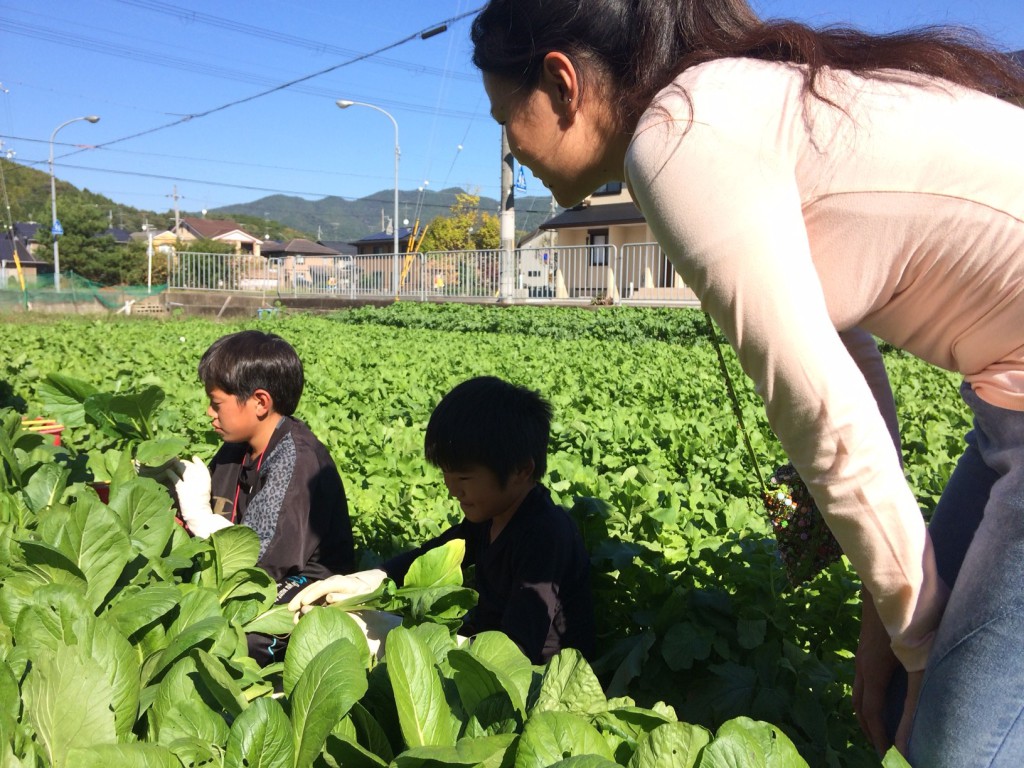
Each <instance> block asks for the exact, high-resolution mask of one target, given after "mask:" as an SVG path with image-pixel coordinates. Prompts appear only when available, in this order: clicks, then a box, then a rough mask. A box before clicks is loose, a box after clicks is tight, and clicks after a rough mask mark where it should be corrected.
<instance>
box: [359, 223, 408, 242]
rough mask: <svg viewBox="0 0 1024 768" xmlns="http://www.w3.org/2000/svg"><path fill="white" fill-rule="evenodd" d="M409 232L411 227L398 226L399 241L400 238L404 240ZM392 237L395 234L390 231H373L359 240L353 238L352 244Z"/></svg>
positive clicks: (379, 240) (385, 240) (385, 239)
mask: <svg viewBox="0 0 1024 768" xmlns="http://www.w3.org/2000/svg"><path fill="white" fill-rule="evenodd" d="M411 234H412V227H399V228H398V239H399V240H400V241H401V240H405V239H406V238H407V237H409V236H410V235H411ZM394 239H395V236H394V234H393V233H391V232H375V233H374V234H372V235H367V236H366V237H364V238H361V239H359V240H353V241H352V244H353V245H355V244H357V243H378V242H387V241H389V240H394Z"/></svg>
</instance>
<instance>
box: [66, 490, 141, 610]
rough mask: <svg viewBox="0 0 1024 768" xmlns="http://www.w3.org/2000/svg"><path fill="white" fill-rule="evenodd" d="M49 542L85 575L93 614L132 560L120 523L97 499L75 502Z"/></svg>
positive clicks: (87, 594) (129, 547) (122, 526)
mask: <svg viewBox="0 0 1024 768" xmlns="http://www.w3.org/2000/svg"><path fill="white" fill-rule="evenodd" d="M53 543H54V544H55V545H56V546H57V547H58V548H59V549H60V550H61V551H62V552H63V553H64V554H66V555H67V556H68V557H69V558H70V559H71V560H72V561H73V562H74V563H75V564H76V565H77V566H78V568H79V570H80V571H81V572H82V573H83V574H85V579H86V583H87V587H86V600H87V601H88V605H89V607H90V608H91V609H92V610H94V611H95V610H96V609H97V608H99V607H100V605H101V604H102V603H103V600H104V598H105V597H106V596H107V593H108V592H110V589H111V587H113V586H114V584H115V583H116V582H117V579H118V577H119V576H120V575H121V572H122V571H123V570H124V568H125V566H126V565H127V564H128V561H129V559H130V558H131V557H132V546H131V542H130V541H129V540H128V533H127V531H126V530H125V527H124V524H123V523H122V522H121V519H120V518H119V517H118V516H117V515H116V514H115V513H114V511H113V510H111V509H110V508H109V507H107V506H106V505H105V504H102V503H100V502H99V501H98V500H91V499H85V500H81V501H78V502H76V503H75V504H74V505H73V506H72V507H71V513H70V514H69V515H68V516H67V522H66V524H65V526H64V527H63V529H62V531H61V533H60V535H59V536H58V537H57V539H56V540H55V541H54V542H53Z"/></svg>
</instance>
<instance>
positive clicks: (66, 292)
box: [0, 272, 167, 310]
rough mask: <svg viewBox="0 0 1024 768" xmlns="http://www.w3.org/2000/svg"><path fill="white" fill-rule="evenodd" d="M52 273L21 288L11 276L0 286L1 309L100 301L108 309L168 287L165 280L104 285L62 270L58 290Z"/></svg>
mask: <svg viewBox="0 0 1024 768" xmlns="http://www.w3.org/2000/svg"><path fill="white" fill-rule="evenodd" d="M53 283H54V280H53V275H38V276H35V277H33V278H31V279H28V280H26V281H25V290H24V291H22V290H21V286H20V284H19V283H18V279H17V277H11V278H9V279H8V280H7V284H6V285H3V286H0V310H5V309H16V308H21V309H24V308H25V307H26V305H29V306H30V305H35V306H43V305H53V304H73V305H81V304H90V303H97V302H98V303H99V304H101V305H102V306H103V307H105V308H107V309H120V308H121V307H123V306H125V304H126V303H127V302H129V301H141V300H142V299H145V298H147V297H150V296H157V295H159V294H160V293H162V292H163V291H166V290H167V285H166V284H165V283H160V284H158V285H153V286H152V287H151V288H149V287H147V286H145V285H115V286H104V285H100V284H99V283H94V282H92V281H91V280H86V279H85V278H84V277H82V276H81V275H77V274H75V273H74V272H67V273H61V276H60V291H57V290H56V289H55V288H54V284H53Z"/></svg>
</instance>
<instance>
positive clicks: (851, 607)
mask: <svg viewBox="0 0 1024 768" xmlns="http://www.w3.org/2000/svg"><path fill="white" fill-rule="evenodd" d="M253 325H259V326H260V327H262V328H263V329H265V330H271V331H273V332H276V333H279V334H281V335H282V336H284V337H285V338H286V339H288V340H289V341H290V342H291V343H292V344H293V345H294V346H295V347H296V349H297V350H298V352H299V355H300V356H301V357H302V359H303V361H304V363H305V367H306V389H305V394H304V395H303V398H302V401H301V403H300V406H299V412H298V414H297V415H298V416H300V417H301V418H302V419H304V420H305V421H306V422H307V423H308V424H309V425H310V427H311V428H312V429H313V431H314V432H315V433H316V434H317V435H318V436H319V437H320V438H321V440H323V441H324V442H325V443H326V444H327V446H328V447H329V449H330V450H331V453H332V455H333V456H334V458H335V460H336V461H337V463H338V466H339V469H340V471H341V474H342V478H343V480H344V482H345V486H346V491H347V493H348V497H349V504H350V511H351V513H352V516H353V523H354V526H355V528H356V537H357V547H358V550H359V552H360V553H361V554H360V558H361V563H360V566H361V567H370V566H372V565H374V564H375V563H377V562H379V561H380V560H381V559H382V558H384V557H387V556H389V555H391V554H393V553H395V552H397V551H399V550H401V549H403V548H406V547H407V546H409V545H411V544H413V543H416V542H418V541H421V540H423V539H424V538H426V537H429V536H433V535H436V534H437V533H439V532H440V531H441V530H442V529H443V528H444V527H445V526H446V525H447V524H448V523H449V522H450V521H452V520H453V519H455V516H456V514H457V509H458V508H457V505H455V504H453V503H452V502H451V501H450V500H449V499H448V498H447V494H446V492H445V490H444V486H443V484H442V483H441V481H440V475H439V473H438V472H437V471H436V470H434V469H433V468H431V467H429V466H428V465H427V464H426V463H425V462H424V460H423V458H422V437H423V430H424V428H425V426H426V422H427V419H428V417H429V415H430V412H431V409H432V408H433V406H434V404H435V403H436V402H437V401H438V399H439V398H440V397H441V396H442V395H443V394H444V393H445V392H446V391H447V390H448V389H450V388H451V387H452V386H453V385H454V384H456V383H458V382H459V381H461V380H463V379H465V378H468V377H470V376H474V375H479V374H494V375H498V376H502V377H505V378H508V379H510V380H513V381H516V382H519V383H524V384H527V385H529V386H531V387H534V388H536V389H538V390H540V391H541V392H542V393H544V394H545V395H546V396H547V397H548V398H549V399H550V401H551V402H552V405H553V407H554V410H555V424H554V428H553V435H552V437H553V440H552V447H551V457H550V461H549V472H548V476H547V478H546V483H547V485H548V486H549V487H550V488H551V490H552V493H553V495H554V496H555V498H556V500H558V501H560V502H561V503H562V504H563V505H565V506H566V507H567V508H570V509H571V510H572V512H573V514H574V515H575V517H576V518H577V520H578V522H579V524H580V527H581V529H582V530H583V532H584V536H585V539H586V542H587V546H588V549H589V551H590V553H591V556H592V561H593V565H594V586H595V593H596V594H595V597H596V602H597V618H598V627H599V633H600V638H599V648H598V654H597V657H596V658H594V659H591V660H590V663H588V662H587V661H585V660H583V659H582V658H580V657H579V656H578V654H575V653H572V652H566V653H563V654H561V655H559V656H558V657H556V658H555V659H553V660H552V661H551V662H549V664H548V665H546V666H545V667H531V666H530V664H529V662H528V661H527V660H526V659H525V657H523V656H522V655H521V654H519V652H518V650H517V649H515V647H514V646H511V644H510V643H509V642H508V641H507V639H505V638H504V637H503V636H501V635H499V634H497V633H494V634H489V635H487V636H485V637H483V638H481V639H480V640H479V641H477V642H474V643H473V644H472V645H470V646H469V647H468V648H467V647H463V648H459V647H457V646H456V644H455V642H454V640H453V638H452V631H453V630H454V628H455V627H457V625H458V615H460V614H459V610H458V606H461V605H464V604H465V602H466V601H465V600H463V599H461V598H460V599H454V600H453V599H451V598H450V596H451V595H452V594H460V595H462V594H464V590H461V574H460V573H459V571H458V568H457V567H453V565H452V563H453V562H455V563H457V562H458V557H457V556H456V555H457V553H452V552H446V553H444V555H445V556H444V557H441V556H439V557H437V558H435V559H433V560H432V561H431V562H424V563H422V564H421V565H420V567H419V572H418V576H417V578H418V579H419V581H418V582H416V581H415V580H414V583H413V584H411V585H407V588H413V589H419V590H420V593H417V594H420V595H421V596H422V595H427V596H428V598H425V599H419V598H417V599H415V600H414V599H410V598H409V596H408V594H407V593H406V594H403V590H397V591H396V590H395V589H394V587H393V585H391V586H390V587H389V589H388V590H386V591H385V593H384V594H382V595H379V596H378V599H377V602H376V603H375V604H376V605H378V606H382V607H386V608H389V609H391V610H396V611H399V612H401V613H403V615H405V626H404V627H403V628H402V629H399V630H396V631H395V633H397V634H395V633H393V635H392V636H391V638H390V639H389V641H388V655H387V657H386V658H385V659H384V660H383V661H377V660H375V659H374V658H373V657H372V655H371V654H370V653H369V650H368V649H367V647H366V644H365V641H363V639H362V635H361V633H359V631H358V629H356V628H355V624H354V623H353V622H352V620H351V619H350V618H349V617H348V616H347V614H346V613H345V611H343V610H336V609H326V608H325V609H319V610H316V611H313V612H312V613H311V614H310V615H309V616H308V617H307V618H305V619H303V621H302V622H301V623H300V624H299V627H298V629H296V631H295V633H294V635H293V640H292V643H291V645H290V646H289V650H288V656H287V659H286V661H285V662H284V664H283V666H282V665H277V666H276V667H271V668H268V669H266V670H260V669H259V668H258V667H256V666H255V664H254V663H252V662H251V661H250V660H248V659H247V658H246V656H245V643H244V638H243V636H242V635H243V633H244V632H245V631H246V630H249V631H252V630H254V629H257V628H260V629H264V630H267V629H276V628H280V629H289V628H290V619H289V618H288V617H287V616H282V614H281V612H280V610H271V606H272V604H273V585H272V584H271V583H270V581H269V579H268V578H267V577H266V575H265V574H264V573H263V572H262V571H260V570H259V569H258V568H255V566H254V564H255V560H256V549H255V547H256V544H255V537H254V536H249V535H248V533H249V532H248V531H247V529H228V530H227V531H224V532H219V533H218V534H216V535H215V536H214V537H213V538H212V539H211V540H210V541H208V542H200V541H196V540H190V539H188V537H187V536H186V535H185V534H184V533H183V532H182V530H181V529H180V528H178V527H177V526H175V525H174V523H173V519H172V515H171V512H170V499H169V497H168V496H167V494H166V492H165V491H163V489H162V488H160V487H159V486H158V485H156V484H155V483H154V482H152V481H150V480H145V479H142V478H138V477H136V475H135V472H134V470H133V469H132V465H131V462H130V459H131V458H132V456H133V455H134V456H136V457H139V458H143V455H144V454H146V455H154V456H155V455H159V454H160V453H161V451H163V452H173V451H175V450H177V449H179V448H180V447H181V446H182V445H187V446H188V448H187V450H188V451H189V453H195V454H197V455H200V456H202V457H204V458H208V457H209V456H211V455H212V453H213V452H214V450H215V449H216V447H217V437H216V435H215V434H214V433H213V432H212V431H211V430H210V429H209V425H208V421H207V419H206V417H205V415H204V413H205V408H206V401H205V393H204V392H203V391H202V388H201V386H200V385H199V383H198V380H197V377H196V373H195V369H196V364H197V363H198V359H199V356H200V355H201V354H202V352H203V351H204V350H205V349H206V347H207V346H208V345H209V344H210V343H212V342H213V341H214V340H215V339H216V338H218V337H219V336H221V335H223V334H225V333H229V332H232V331H234V330H239V329H241V328H243V327H251V326H253ZM0 342H2V344H3V347H4V349H5V350H6V352H7V354H6V355H5V356H4V358H3V361H2V362H0V365H2V366H3V369H2V375H0V408H6V409H7V410H4V411H2V414H3V424H2V429H0V458H2V468H0V469H2V472H0V659H2V660H3V663H0V765H2V766H7V765H10V766H32V767H33V768H35V767H36V766H50V765H53V766H76V767H78V766H85V767H86V768H88V767H89V766H94V765H95V766H99V765H103V766H104V768H107V767H108V766H111V765H117V766H147V767H148V766H178V765H184V766H200V765H202V766H222V765H223V766H232V767H233V766H242V765H248V766H257V765H258V766H267V767H269V766H275V767H276V766H312V765H317V766H320V765H322V766H334V765H344V766H350V765H351V766H384V765H389V764H392V765H396V766H401V767H403V768H405V767H411V766H441V765H454V766H494V767H495V768H497V767H498V766H515V768H534V767H536V768H540V767H541V766H549V765H559V766H567V767H568V766H574V767H576V768H584V767H585V768H591V767H593V768H598V767H603V766H614V765H629V766H632V768H649V767H653V766H687V765H701V766H751V765H768V764H770V765H781V766H788V765H804V764H805V761H806V764H809V765H813V766H862V765H863V766H868V765H879V759H878V758H877V757H876V756H875V755H874V754H873V752H872V751H871V750H870V749H869V747H868V746H867V744H866V743H865V741H864V740H863V739H862V737H861V736H860V733H859V730H858V728H857V725H856V721H855V718H854V716H853V713H852V711H851V708H850V703H849V689H850V685H851V683H852V679H853V661H852V659H853V650H854V648H855V646H856V638H857V616H858V612H859V595H858V590H859V583H858V581H857V579H856V577H855V575H854V574H853V573H852V571H850V570H849V569H848V567H847V566H846V564H845V563H844V562H841V563H837V564H835V565H833V566H831V567H830V568H829V569H828V570H827V571H826V572H824V573H823V574H821V575H820V576H819V577H818V578H817V579H815V580H814V581H813V582H811V583H810V584H808V585H806V586H805V587H803V588H799V589H792V588H789V587H787V585H786V581H785V577H784V574H783V571H782V568H781V566H780V564H779V563H778V561H777V556H776V554H775V550H774V543H773V541H772V540H771V538H770V533H769V528H768V526H767V525H766V523H765V521H764V519H763V518H762V517H761V513H760V511H759V510H760V506H759V500H758V489H757V480H756V476H755V475H754V473H753V471H752V468H751V467H750V466H749V459H747V458H746V455H745V452H744V451H743V449H742V443H741V441H740V438H739V434H738V428H737V426H736V422H735V418H734V416H733V415H732V412H731V409H730V407H729V404H728V399H727V395H726V391H725V387H724V383H723V381H722V379H721V374H720V373H719V371H718V368H717V363H716V359H715V352H714V347H713V346H712V345H711V344H710V342H709V339H708V338H707V331H706V329H705V327H704V325H703V319H702V317H701V316H700V314H699V313H696V312H694V311H691V310H643V309H621V308H602V309H600V310H584V309H579V310H572V309H553V308H543V309H541V308H529V307H512V308H503V309H501V308H494V307H480V306H452V305H448V306H423V305H415V304H400V305H396V306H394V307H389V308H387V309H376V310H371V309H361V310H352V311H348V312H343V313H339V314H337V315H332V316H300V315H287V314H284V313H280V314H278V315H276V316H274V317H271V318H269V319H268V318H264V319H262V320H259V321H256V320H255V319H253V320H251V321H247V322H245V323H240V322H236V323H219V322H213V321H206V320H169V321H152V320H145V319H143V320H128V319H122V320H118V321H109V320H102V321H95V320H81V319H71V320H64V319H48V318H43V319H36V318H29V319H26V318H25V317H24V316H19V317H18V318H17V322H14V321H8V322H0ZM886 364H887V366H888V368H889V371H890V376H891V378H892V381H893V386H894V389H895V392H896V397H897V405H898V408H899V411H900V416H901V420H902V436H903V440H904V455H905V461H906V472H907V476H908V478H909V479H910V481H911V484H912V486H913V488H914V490H915V492H916V493H917V495H918V498H919V499H920V501H921V504H922V508H923V509H924V510H925V512H926V514H927V511H928V510H929V509H931V508H932V507H933V506H934V504H935V502H936V500H937V498H938V494H939V493H940V492H941V488H942V486H943V484H944V482H945V479H946V477H948V474H949V472H950V471H951V470H952V465H953V462H955V460H956V457H957V456H958V455H959V452H960V445H961V443H962V436H963V434H964V432H965V431H966V429H967V422H966V411H965V408H964V407H963V405H962V403H961V402H960V400H959V398H958V396H957V392H956V388H957V381H956V378H955V377H953V376H951V375H949V374H945V373H942V372H937V371H934V370H933V369H930V368H928V367H927V366H925V365H923V364H921V363H919V362H918V361H915V360H913V359H911V358H908V357H905V356H903V355H901V354H900V353H898V352H892V351H889V352H887V353H886ZM730 365H733V378H734V380H735V381H737V382H743V383H742V384H741V385H740V387H739V393H740V397H741V399H742V400H743V402H744V411H745V413H744V418H745V420H746V423H747V425H748V427H749V428H750V430H751V433H752V434H751V438H752V442H753V445H754V449H755V451H756V452H757V453H758V455H759V456H760V457H761V468H762V471H770V470H771V469H772V468H773V467H775V466H776V465H778V464H780V463H782V462H783V460H784V459H783V456H782V454H781V451H780V448H779V446H778V445H777V443H776V442H775V441H774V439H773V438H772V437H771V436H770V433H769V432H768V430H767V427H766V425H765V422H764V418H763V411H762V409H761V407H760V404H759V402H758V401H757V399H756V397H755V396H754V394H753V392H752V391H751V389H750V387H749V386H748V385H747V384H746V383H745V382H744V380H743V378H742V376H741V374H740V372H739V369H738V367H736V366H735V361H734V360H732V359H730ZM104 414H106V416H105V415H104ZM111 414H113V415H111ZM22 416H51V417H53V418H57V419H59V420H61V421H62V422H63V423H64V424H65V429H64V431H63V433H62V435H61V443H62V445H61V447H60V448H57V447H54V446H52V445H50V444H49V442H50V441H49V439H48V438H46V437H44V436H40V435H36V434H27V433H25V432H22V431H21V430H20V420H21V417H22ZM175 438H178V439H179V442H175V440H174V439H175ZM147 452H148V453H147ZM94 480H105V481H110V498H109V503H103V502H101V501H100V499H99V498H98V496H97V494H96V492H95V491H94V490H93V489H92V487H91V485H90V482H91V481H94ZM446 595H447V596H449V598H447V599H446V598H445V596H446ZM453 605H454V606H456V607H455V608H452V606H453ZM797 753H799V754H797ZM769 760H772V761H774V762H769ZM886 764H887V765H896V764H898V756H895V755H890V756H889V758H887V763H886Z"/></svg>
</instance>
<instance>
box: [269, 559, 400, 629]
mask: <svg viewBox="0 0 1024 768" xmlns="http://www.w3.org/2000/svg"><path fill="white" fill-rule="evenodd" d="M387 576H388V575H387V574H386V573H384V571H382V570H380V569H379V568H373V569H371V570H369V571H359V572H358V573H349V574H343V575H339V576H330V577H328V578H326V579H321V580H320V581H314V582H313V583H312V584H310V585H309V586H308V587H306V588H305V589H303V590H302V591H301V592H299V594H297V595H296V596H295V597H293V598H292V599H291V601H290V602H289V603H288V610H289V611H291V612H292V613H294V614H295V622H296V623H298V621H299V619H300V618H301V617H302V616H304V615H305V614H307V613H309V611H310V610H311V609H312V608H313V606H314V605H323V604H324V603H327V604H330V603H340V602H342V601H343V600H348V599H350V598H353V597H358V596H359V595H369V594H372V593H373V592H374V591H375V590H376V589H377V587H379V586H380V585H381V582H382V581H384V579H386V578H387ZM399 621H401V620H399Z"/></svg>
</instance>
